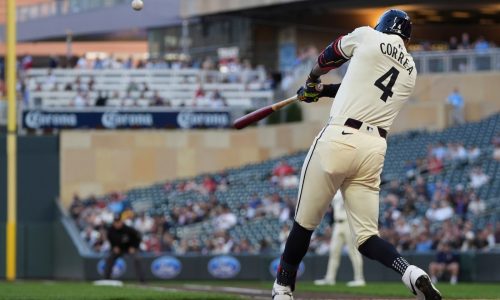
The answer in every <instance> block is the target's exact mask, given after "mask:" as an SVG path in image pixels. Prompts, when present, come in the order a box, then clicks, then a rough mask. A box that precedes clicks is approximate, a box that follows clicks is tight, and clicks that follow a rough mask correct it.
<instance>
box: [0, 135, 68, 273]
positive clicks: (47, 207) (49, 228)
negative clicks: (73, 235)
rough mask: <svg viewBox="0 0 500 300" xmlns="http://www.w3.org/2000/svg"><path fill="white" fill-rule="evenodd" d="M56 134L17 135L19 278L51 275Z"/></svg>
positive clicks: (1, 156)
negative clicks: (41, 135) (42, 135)
mask: <svg viewBox="0 0 500 300" xmlns="http://www.w3.org/2000/svg"><path fill="white" fill-rule="evenodd" d="M5 142H6V140H5V136H0V149H1V150H0V191H1V195H0V205H1V209H0V230H1V233H0V237H1V238H0V277H5V241H4V239H5V234H3V233H4V232H5V210H6V199H5V198H6V180H7V179H6V174H5V170H6V166H5V161H6V156H5V149H6V144H5ZM58 144H59V139H58V137H57V136H44V137H36V136H20V137H19V138H18V159H17V166H18V170H17V172H18V177H17V183H18V188H17V196H18V199H17V203H18V204H17V274H18V277H20V278H48V277H52V276H53V261H54V257H53V254H54V251H53V224H54V220H56V215H55V203H56V202H55V200H56V198H57V197H58V193H59V146H58Z"/></svg>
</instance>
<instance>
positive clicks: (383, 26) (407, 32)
mask: <svg viewBox="0 0 500 300" xmlns="http://www.w3.org/2000/svg"><path fill="white" fill-rule="evenodd" d="M375 30H377V31H380V32H383V33H389V34H397V35H399V36H400V37H402V38H403V39H406V40H409V39H410V37H411V20H410V16H408V14H407V13H405V12H404V11H402V10H399V9H390V10H388V11H386V12H385V13H384V14H382V16H380V19H378V23H377V26H375Z"/></svg>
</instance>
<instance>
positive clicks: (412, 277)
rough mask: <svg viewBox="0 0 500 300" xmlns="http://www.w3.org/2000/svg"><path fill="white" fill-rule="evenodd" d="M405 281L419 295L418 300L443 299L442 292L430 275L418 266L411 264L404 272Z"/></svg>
mask: <svg viewBox="0 0 500 300" xmlns="http://www.w3.org/2000/svg"><path fill="white" fill-rule="evenodd" d="M402 280H403V283H404V284H405V285H406V287H407V288H408V289H409V290H410V291H411V292H412V293H413V294H414V295H416V296H417V300H441V299H442V297H441V293H440V292H439V291H438V290H437V289H436V287H435V286H434V285H433V284H432V282H431V279H430V278H429V275H427V273H425V272H424V270H422V269H420V268H419V267H416V266H413V265H411V266H409V267H408V268H407V269H406V272H405V273H404V274H403V278H402Z"/></svg>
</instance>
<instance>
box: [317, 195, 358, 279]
mask: <svg viewBox="0 0 500 300" xmlns="http://www.w3.org/2000/svg"><path fill="white" fill-rule="evenodd" d="M332 206H333V219H334V221H335V225H334V227H333V236H332V239H331V241H330V257H329V259H328V265H327V267H326V276H325V278H324V279H319V280H315V281H314V284H316V285H335V276H336V275H337V269H338V268H339V263H340V257H341V256H340V255H341V254H342V247H343V246H344V245H347V248H348V249H349V250H348V251H349V258H350V259H351V263H352V269H353V271H354V280H353V281H349V282H348V283H347V286H351V287H356V286H365V285H366V282H365V278H364V276H363V259H362V258H361V254H360V253H359V251H358V249H357V248H356V246H355V245H354V240H353V236H352V234H351V230H350V229H349V224H347V214H346V211H345V209H344V199H343V198H342V193H341V192H340V190H339V191H337V193H336V194H335V196H334V197H333V200H332Z"/></svg>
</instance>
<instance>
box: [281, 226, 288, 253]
mask: <svg viewBox="0 0 500 300" xmlns="http://www.w3.org/2000/svg"><path fill="white" fill-rule="evenodd" d="M289 234H290V225H288V223H284V224H283V225H282V226H281V231H280V234H279V237H278V240H279V242H280V251H283V249H285V243H286V239H287V238H288V235H289Z"/></svg>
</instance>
